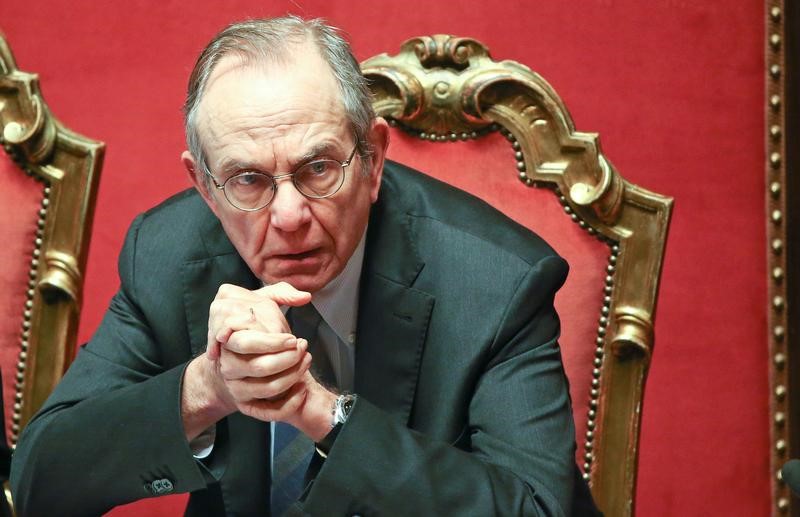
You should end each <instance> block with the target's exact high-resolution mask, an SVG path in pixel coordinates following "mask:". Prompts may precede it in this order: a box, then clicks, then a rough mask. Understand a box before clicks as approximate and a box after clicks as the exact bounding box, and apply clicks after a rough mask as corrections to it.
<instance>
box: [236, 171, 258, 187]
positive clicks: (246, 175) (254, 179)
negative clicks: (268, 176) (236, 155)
mask: <svg viewBox="0 0 800 517" xmlns="http://www.w3.org/2000/svg"><path fill="white" fill-rule="evenodd" d="M261 176H262V175H261V174H259V173H257V172H243V173H241V174H237V175H236V176H233V177H232V178H231V179H229V180H228V183H230V184H231V186H232V187H250V186H253V185H256V184H259V183H263V181H264V180H263V178H262V177H261Z"/></svg>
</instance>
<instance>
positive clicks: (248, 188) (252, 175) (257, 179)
mask: <svg viewBox="0 0 800 517" xmlns="http://www.w3.org/2000/svg"><path fill="white" fill-rule="evenodd" d="M274 193H275V184H274V183H273V182H272V179H271V178H270V177H269V176H266V175H265V174H259V173H257V172H243V173H242V174H237V175H236V176H233V177H231V178H229V179H228V181H226V182H225V197H226V198H228V201H229V202H230V203H231V204H232V205H233V206H235V207H236V208H241V209H242V210H258V209H259V208H263V207H265V206H267V205H268V204H269V202H270V201H272V196H273V195H274Z"/></svg>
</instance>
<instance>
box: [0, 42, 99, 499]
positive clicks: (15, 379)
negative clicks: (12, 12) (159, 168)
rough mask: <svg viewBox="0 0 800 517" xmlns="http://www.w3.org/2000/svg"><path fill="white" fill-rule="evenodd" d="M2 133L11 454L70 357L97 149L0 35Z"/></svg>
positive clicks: (1, 272) (3, 322)
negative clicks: (50, 101)
mask: <svg viewBox="0 0 800 517" xmlns="http://www.w3.org/2000/svg"><path fill="white" fill-rule="evenodd" d="M0 130H2V131H1V132H0V141H2V144H3V149H2V150H0V182H2V187H0V219H1V220H2V224H0V243H2V246H0V265H1V266H0V293H2V296H0V307H1V308H2V310H0V371H1V372H2V379H3V383H2V390H3V409H4V413H5V422H4V432H5V436H6V438H7V439H8V440H10V443H9V445H11V446H12V447H13V444H14V443H16V440H17V436H18V435H19V432H20V430H21V429H22V428H23V427H24V426H25V424H26V423H27V422H28V420H29V419H30V418H31V416H32V415H33V413H34V412H36V410H37V409H38V408H39V407H40V406H41V404H42V403H43V402H44V400H45V399H46V398H47V396H48V395H49V394H50V392H51V391H52V389H53V387H54V386H55V385H56V383H57V382H58V380H59V379H60V378H61V376H62V375H63V373H64V371H65V370H66V368H67V366H68V365H69V363H70V362H71V361H72V358H73V356H74V349H75V340H76V338H77V330H78V313H79V310H80V301H81V300H80V297H81V287H82V285H83V273H84V270H85V266H86V252H87V250H88V244H89V234H90V229H91V223H92V215H93V212H94V201H95V193H96V191H97V182H98V179H99V177H100V167H101V164H102V161H103V149H104V146H103V144H101V143H99V142H94V141H91V140H87V139H86V138H83V137H81V136H79V135H76V134H75V133H72V132H71V131H69V130H67V129H66V128H64V127H63V126H62V125H61V124H60V123H59V122H58V121H57V120H56V119H55V118H54V117H53V116H52V115H51V114H50V111H49V109H48V108H47V105H46V104H45V102H44V100H43V98H42V95H41V92H40V91H39V82H38V78H37V76H36V75H35V74H29V73H25V72H21V71H19V70H17V67H16V64H15V62H14V58H13V56H12V54H11V51H10V49H9V47H8V45H7V44H6V41H5V39H3V38H2V37H0ZM7 443H8V442H7ZM6 474H7V472H6ZM6 494H8V488H7V487H6Z"/></svg>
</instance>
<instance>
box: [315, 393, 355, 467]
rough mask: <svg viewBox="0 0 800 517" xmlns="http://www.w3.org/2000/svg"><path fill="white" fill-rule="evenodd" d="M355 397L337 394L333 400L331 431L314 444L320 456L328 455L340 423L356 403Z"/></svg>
mask: <svg viewBox="0 0 800 517" xmlns="http://www.w3.org/2000/svg"><path fill="white" fill-rule="evenodd" d="M356 398H357V397H356V396H355V395H352V394H349V393H348V394H344V395H339V396H338V397H336V400H335V401H334V402H333V409H332V410H331V431H330V432H329V433H328V434H327V435H326V436H325V438H323V439H322V440H320V441H319V442H317V443H316V444H315V446H316V449H317V453H318V454H319V455H320V456H322V458H327V457H328V452H329V451H330V450H331V448H332V447H333V442H334V441H336V437H337V436H338V435H339V431H340V430H341V429H342V425H343V424H344V423H345V422H346V421H347V417H348V416H350V411H352V409H353V406H354V405H355V403H356Z"/></svg>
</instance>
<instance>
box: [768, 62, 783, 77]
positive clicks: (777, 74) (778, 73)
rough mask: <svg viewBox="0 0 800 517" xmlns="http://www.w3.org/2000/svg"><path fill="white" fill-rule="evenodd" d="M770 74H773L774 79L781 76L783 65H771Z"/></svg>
mask: <svg viewBox="0 0 800 517" xmlns="http://www.w3.org/2000/svg"><path fill="white" fill-rule="evenodd" d="M769 74H770V75H771V76H772V78H773V79H778V78H779V77H780V76H781V67H780V65H772V66H770V67H769Z"/></svg>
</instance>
